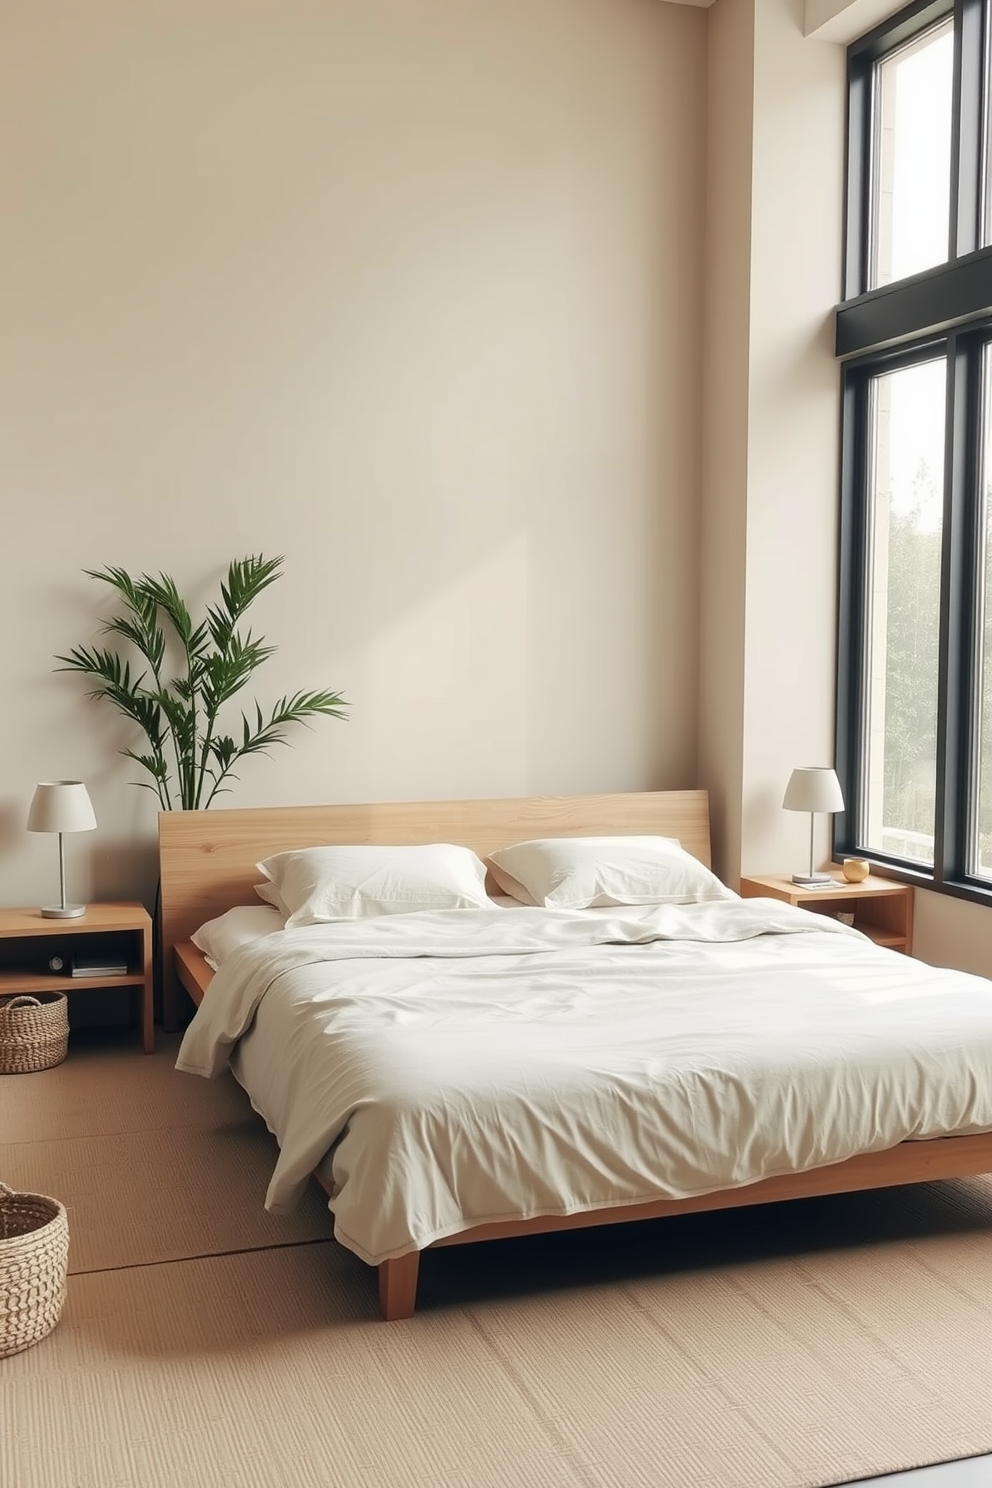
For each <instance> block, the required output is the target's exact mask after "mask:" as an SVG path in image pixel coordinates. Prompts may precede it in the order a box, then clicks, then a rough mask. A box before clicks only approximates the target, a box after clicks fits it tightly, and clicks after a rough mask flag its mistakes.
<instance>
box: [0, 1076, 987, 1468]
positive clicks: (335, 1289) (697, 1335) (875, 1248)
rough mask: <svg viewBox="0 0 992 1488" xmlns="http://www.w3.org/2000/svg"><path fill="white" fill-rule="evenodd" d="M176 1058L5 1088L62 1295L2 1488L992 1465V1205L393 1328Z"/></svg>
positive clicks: (705, 1228)
mask: <svg viewBox="0 0 992 1488" xmlns="http://www.w3.org/2000/svg"><path fill="white" fill-rule="evenodd" d="M172 1047H173V1048H174V1046H172ZM170 1055H171V1050H163V1052H162V1053H161V1054H159V1055H156V1056H155V1057H153V1058H150V1059H146V1058H144V1057H143V1056H142V1055H141V1054H140V1053H137V1052H135V1051H133V1049H132V1048H131V1047H123V1046H122V1047H121V1048H119V1049H117V1050H110V1051H99V1050H79V1051H76V1050H73V1051H72V1053H71V1054H70V1058H69V1060H68V1061H67V1062H66V1064H65V1065H62V1066H60V1067H59V1069H58V1070H54V1071H50V1072H47V1073H46V1074H45V1075H29V1076H12V1077H6V1078H5V1079H3V1080H0V1177H2V1178H4V1179H5V1180H6V1181H8V1182H14V1183H15V1184H16V1185H17V1186H21V1185H23V1186H38V1187H42V1186H43V1184H42V1182H40V1181H39V1180H40V1179H45V1178H51V1179H52V1180H53V1182H52V1183H51V1185H50V1187H49V1190H48V1191H55V1192H57V1193H59V1196H60V1197H63V1198H65V1197H66V1196H67V1195H69V1196H70V1198H71V1203H70V1227H71V1233H72V1246H73V1268H74V1273H75V1274H74V1275H73V1276H72V1277H71V1279H70V1284H69V1295H68V1300H67V1303H66V1307H65V1311H64V1313H63V1317H62V1321H61V1323H60V1325H59V1327H58V1328H57V1329H56V1331H55V1332H54V1333H53V1334H52V1335H51V1336H50V1337H49V1338H47V1339H46V1340H44V1341H43V1342H42V1343H40V1344H38V1345H36V1346H35V1347H34V1348H32V1349H29V1350H27V1351H25V1352H24V1353H22V1354H19V1355H16V1356H14V1357H13V1358H11V1359H8V1360H5V1361H0V1423H2V1424H0V1483H2V1484H3V1485H4V1488H8V1485H9V1488H153V1485H154V1488H172V1485H176V1488H180V1485H182V1488H255V1485H258V1488H263V1485H264V1488H283V1485H285V1488H291V1485H292V1488H310V1485H313V1488H316V1485H321V1488H337V1485H340V1488H352V1485H356V1488H357V1485H361V1488H415V1485H416V1488H428V1485H430V1488H434V1485H439V1484H443V1485H446V1488H461V1485H465V1488H476V1485H478V1488H489V1485H492V1488H497V1485H499V1488H502V1485H509V1484H513V1485H517V1484H519V1485H522V1488H531V1485H533V1488H576V1485H577V1488H642V1485H643V1488H812V1485H819V1484H827V1483H836V1482H841V1481H844V1480H851V1479H854V1478H857V1477H860V1476H864V1475H867V1474H869V1473H882V1472H889V1471H895V1470H898V1469H901V1468H907V1467H912V1466H920V1465H923V1464H926V1463H929V1462H934V1461H938V1460H941V1459H947V1458H952V1457H959V1456H966V1455H970V1454H973V1453H976V1452H980V1451H988V1450H989V1449H990V1448H992V1180H985V1179H981V1180H968V1181H961V1182H958V1183H954V1184H947V1185H932V1186H929V1187H926V1188H917V1189H901V1190H891V1191H889V1192H887V1193H878V1194H864V1195H849V1196H845V1197H839V1198H832V1199H817V1200H810V1201H807V1202H805V1203H802V1204H793V1205H770V1206H767V1207H765V1208H762V1209H755V1210H751V1211H741V1212H739V1213H737V1214H734V1215H731V1216H727V1215H702V1216H687V1217H684V1218H682V1219H675V1220H669V1221H666V1222H661V1223H653V1224H650V1225H628V1226H621V1227H618V1228H615V1229H612V1230H601V1231H595V1230H589V1231H585V1232H576V1233H573V1234H571V1235H561V1236H543V1237H538V1238H535V1239H531V1240H526V1241H524V1240H520V1241H513V1242H504V1243H503V1244H502V1245H485V1246H481V1245H480V1246H466V1247H461V1248H448V1249H442V1250H438V1251H433V1252H429V1253H428V1254H427V1255H426V1256H425V1257H424V1261H423V1264H422V1281H421V1291H420V1302H419V1308H418V1313H417V1316H416V1317H414V1318H413V1319H412V1320H410V1321H409V1322H404V1323H396V1324H384V1323H381V1322H380V1321H379V1320H378V1317H377V1313H376V1305H375V1279H374V1275H373V1273H372V1272H370V1271H369V1270H368V1269H367V1268H366V1267H364V1266H363V1265H362V1264H361V1263H360V1262H359V1261H357V1260H356V1259H355V1258H354V1257H353V1256H351V1255H350V1254H349V1253H348V1252H346V1251H344V1250H343V1249H341V1248H340V1247H339V1246H337V1245H336V1244H334V1242H333V1241H328V1240H326V1239H322V1238H321V1236H326V1234H327V1217H326V1211H325V1210H324V1208H323V1205H322V1204H321V1202H320V1200H319V1199H318V1198H317V1197H316V1195H315V1196H314V1197H313V1199H312V1202H310V1203H308V1207H307V1210H306V1212H305V1213H304V1214H303V1215H301V1216H295V1217H294V1220H295V1222H296V1223H297V1225H298V1229H297V1230H296V1231H295V1232H291V1231H279V1232H270V1233H268V1235H267V1233H266V1230H265V1225H266V1224H268V1223H274V1222H271V1221H268V1220H267V1218H266V1217H265V1216H264V1213H263V1214H262V1216H261V1218H260V1217H259V1212H258V1211H259V1210H260V1208H261V1197H260V1190H261V1191H264V1187H265V1182H266V1180H267V1175H268V1169H269V1166H270V1165H271V1161H272V1143H271V1138H270V1137H269V1136H268V1134H267V1133H266V1132H265V1130H264V1127H263V1126H262V1124H261V1122H260V1121H258V1119H257V1118H255V1117H253V1116H252V1115H251V1113H250V1111H249V1110H247V1108H246V1102H245V1100H244V1097H243V1096H242V1095H241V1093H240V1092H239V1091H238V1089H237V1087H236V1086H234V1085H233V1083H231V1082H228V1081H223V1082H219V1083H217V1084H213V1085H208V1084H206V1083H205V1082H198V1081H195V1080H192V1079H191V1078H190V1077H186V1076H179V1075H176V1074H175V1073H174V1072H173V1071H172V1069H171V1064H170ZM87 1151H89V1154H90V1155H89V1157H87ZM117 1163H119V1164H120V1166H119V1167H118V1166H116V1165H115V1164H117ZM66 1185H71V1195H70V1190H69V1187H67V1186H66ZM170 1186H171V1187H170ZM165 1189H168V1193H167V1194H165V1193H164V1190H165ZM122 1191H123V1192H124V1193H126V1196H127V1197H126V1204H127V1206H128V1207H129V1208H130V1209H131V1210H132V1211H133V1212H134V1213H135V1214H137V1215H139V1216H142V1218H141V1222H140V1223H132V1221H131V1219H130V1217H127V1220H126V1223H119V1221H123V1220H124V1218H125V1216H124V1215H123V1214H122V1213H121V1210H122V1209H123V1208H124V1207H125V1205H124V1204H123V1203H122V1202H121V1199H120V1194H121V1192H122ZM163 1202H165V1203H166V1204H167V1206H168V1208H169V1213H168V1214H165V1213H162V1214H160V1215H158V1217H156V1215H157V1211H158V1209H159V1208H160V1207H161V1206H162V1204H163ZM282 1223H283V1224H286V1223H287V1222H286V1221H283V1222H282ZM163 1226H164V1227H165V1228H164V1230H163ZM160 1230H163V1234H162V1235H159V1234H158V1233H157V1231H160ZM146 1231H147V1232H148V1233H146ZM122 1237H123V1238H122ZM182 1247H185V1249H183V1248H182ZM177 1255H184V1256H185V1257H186V1258H185V1259H174V1257H176V1256H177ZM121 1257H124V1259H123V1260H121V1259H120V1258H121ZM114 1268H116V1269H114Z"/></svg>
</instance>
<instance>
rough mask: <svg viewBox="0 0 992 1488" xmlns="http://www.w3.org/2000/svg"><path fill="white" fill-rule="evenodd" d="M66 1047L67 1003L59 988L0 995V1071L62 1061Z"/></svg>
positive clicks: (40, 1067) (5, 1072) (47, 1066)
mask: <svg viewBox="0 0 992 1488" xmlns="http://www.w3.org/2000/svg"><path fill="white" fill-rule="evenodd" d="M68 1048H69V1004H68V999H67V998H66V997H65V996H64V995H63V993H61V992H43V993H42V994H41V996H40V997H25V996H20V997H0V1075H20V1074H26V1073H27V1072H28V1071H29V1070H43V1069H51V1067H52V1065H53V1064H61V1063H62V1061H63V1059H64V1058H65V1056H66V1051H67V1050H68Z"/></svg>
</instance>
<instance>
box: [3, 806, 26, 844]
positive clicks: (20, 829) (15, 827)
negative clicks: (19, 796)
mask: <svg viewBox="0 0 992 1488" xmlns="http://www.w3.org/2000/svg"><path fill="white" fill-rule="evenodd" d="M27 819H28V817H27V806H26V805H25V804H24V802H23V801H21V800H9V801H0V857H6V856H7V855H8V854H10V853H13V852H15V851H16V850H17V849H18V848H20V847H22V846H23V839H24V833H25V831H26V830H27V827H26V823H27Z"/></svg>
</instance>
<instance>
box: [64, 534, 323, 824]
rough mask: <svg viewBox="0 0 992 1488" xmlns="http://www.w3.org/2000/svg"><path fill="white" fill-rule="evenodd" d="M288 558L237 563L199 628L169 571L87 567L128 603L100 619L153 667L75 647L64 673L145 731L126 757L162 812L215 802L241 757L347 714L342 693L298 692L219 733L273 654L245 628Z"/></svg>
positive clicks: (232, 777) (108, 632)
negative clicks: (227, 710) (173, 669)
mask: <svg viewBox="0 0 992 1488" xmlns="http://www.w3.org/2000/svg"><path fill="white" fill-rule="evenodd" d="M283 561H284V560H283V558H282V557H277V558H265V557H264V556H263V555H262V554H260V553H259V554H252V555H249V556H248V557H247V558H238V559H235V560H234V561H233V562H232V563H231V564H230V566H229V568H228V571H227V576H226V579H225V580H224V581H222V583H221V586H220V588H221V599H220V603H218V604H213V605H209V606H207V608H206V615H205V618H204V619H203V620H201V621H199V622H198V623H194V620H193V617H192V615H191V614H190V611H189V607H188V606H187V604H186V602H185V600H184V599H183V597H182V595H181V594H180V592H179V588H178V585H177V584H176V582H175V580H174V579H173V578H171V577H170V576H169V575H168V574H164V573H160V574H157V575H155V576H152V575H150V574H141V575H140V576H138V577H137V578H135V577H134V576H132V575H131V574H129V573H128V572H127V570H126V569H123V568H117V567H114V566H108V567H106V568H102V569H86V570H85V572H86V574H87V575H88V576H89V577H90V578H94V579H99V580H100V581H101V582H102V583H105V584H108V585H110V586H111V588H113V589H114V590H115V591H116V592H117V594H118V595H119V596H120V598H121V600H122V601H123V605H124V610H123V613H120V614H117V615H113V616H111V618H110V619H109V620H106V621H104V622H102V628H103V633H104V635H107V636H112V637H114V638H115V639H117V640H119V641H120V642H122V643H123V644H124V645H125V646H127V647H131V648H133V649H134V651H136V652H137V653H138V655H139V656H140V657H141V658H142V660H143V662H144V663H145V664H146V669H145V670H132V667H131V662H130V660H129V659H128V657H127V656H126V655H121V654H119V653H118V652H117V651H114V650H111V649H110V648H109V647H100V646H89V647H87V646H76V647H74V648H73V649H72V650H71V651H69V652H67V653H66V654H65V655H64V656H57V657H56V660H57V661H59V662H60V663H61V666H60V667H58V668H57V670H59V671H72V672H78V673H80V674H81V675H83V676H86V677H88V678H90V679H91V681H92V683H93V686H92V687H91V689H90V692H89V696H91V697H94V698H106V699H107V700H108V701H109V702H111V703H113V705H114V706H115V707H116V708H117V710H118V712H120V713H121V714H122V715H123V716H124V717H125V718H126V719H127V720H128V721H129V722H131V723H133V724H135V725H136V726H137V727H138V728H139V729H140V730H141V732H142V733H143V734H144V736H145V739H146V740H147V743H148V746H149V748H148V750H147V751H144V752H142V751H140V750H135V749H132V748H125V749H122V750H121V751H120V752H121V754H123V755H124V756H125V757H126V758H127V759H130V760H132V761H133V762H134V763H135V764H137V765H139V766H140V767H141V769H143V770H144V771H145V772H146V773H147V774H148V775H149V776H150V777H151V779H150V780H139V781H136V782H135V783H136V784H138V785H141V786H144V787H145V788H146V789H148V790H152V791H154V792H155V793H156V794H157V796H158V798H159V802H160V804H161V806H162V808H163V810H171V809H172V807H173V805H174V804H176V803H178V804H179V805H180V806H181V807H182V808H183V809H185V810H195V809H197V808H198V807H201V806H209V804H210V802H211V801H212V800H213V798H214V796H215V795H217V794H219V793H221V792H223V791H226V790H228V789H229V786H228V784H227V782H229V781H232V780H236V779H237V776H236V775H235V774H234V766H235V765H236V764H237V762H238V760H239V759H241V758H242V757H243V756H245V755H249V754H262V753H267V752H268V751H269V749H270V748H271V747H272V746H274V745H276V744H286V743H289V742H290V741H289V739H288V737H287V734H288V730H289V729H290V728H291V727H292V726H294V725H296V724H304V725H306V726H309V722H310V720H311V719H312V718H314V717H316V716H318V715H324V716H326V717H331V718H341V719H344V718H347V716H348V714H347V708H348V706H349V705H348V703H347V702H346V700H345V699H344V697H343V696H342V695H341V693H339V692H328V691H313V692H305V691H301V692H295V693H292V694H288V695H287V696H285V697H282V698H280V699H279V700H278V702H277V703H276V704H275V705H274V706H273V707H272V708H271V710H270V711H269V712H268V714H265V713H263V711H262V709H261V707H260V706H259V704H258V703H257V702H256V703H255V708H254V711H255V718H254V721H251V720H250V718H249V715H248V714H247V713H244V712H243V713H242V714H241V730H240V738H238V737H237V736H236V735H232V734H230V733H227V732H224V733H221V732H220V731H219V727H218V725H219V721H220V714H221V711H222V709H223V708H224V707H225V705H226V704H227V703H229V702H230V701H231V699H232V698H233V697H235V696H236V695H237V694H238V693H239V692H241V691H242V690H243V689H244V688H245V687H246V686H247V685H248V683H249V682H250V681H251V679H252V677H253V676H254V674H255V672H256V671H257V669H258V668H259V667H260V666H261V665H262V664H263V663H264V662H265V661H267V660H268V658H269V657H270V656H272V655H273V654H274V652H275V649H276V648H275V647H274V646H270V645H268V644H266V642H265V640H264V638H262V637H257V636H255V635H253V634H252V633H251V631H248V632H246V633H242V632H241V631H240V630H239V629H238V625H239V622H240V620H241V619H242V617H243V616H244V614H245V611H246V610H247V609H248V608H249V607H250V606H251V605H252V604H253V603H254V601H255V600H256V599H257V598H258V596H259V595H260V594H262V593H263V592H264V591H265V590H266V589H267V588H268V587H269V586H270V585H271V584H274V583H275V581H276V579H277V578H279V577H280V576H281V573H282V565H283ZM163 622H164V624H163ZM170 648H171V649H172V650H173V651H177V652H178V653H179V670H178V671H177V673H176V675H175V676H174V677H172V678H171V679H170V678H167V677H166V676H165V675H164V673H165V668H166V665H167V657H168V654H169V652H170ZM174 779H175V782H176V785H175V791H173V780H174Z"/></svg>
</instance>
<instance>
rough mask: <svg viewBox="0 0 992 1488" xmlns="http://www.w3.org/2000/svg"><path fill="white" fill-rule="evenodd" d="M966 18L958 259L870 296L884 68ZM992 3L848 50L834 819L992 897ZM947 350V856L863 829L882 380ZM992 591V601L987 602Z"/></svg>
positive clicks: (937, 846)
mask: <svg viewBox="0 0 992 1488" xmlns="http://www.w3.org/2000/svg"><path fill="white" fill-rule="evenodd" d="M952 15H953V18H954V78H953V95H952V97H953V102H952V107H953V123H952V135H951V152H952V158H951V189H950V206H949V214H948V218H949V220H948V247H949V253H948V259H947V261H946V262H945V263H941V264H938V265H935V266H934V267H933V268H931V269H928V270H925V271H923V272H921V273H918V274H914V275H911V276H909V277H908V278H905V279H902V280H899V281H896V282H894V283H891V284H887V285H884V286H880V287H879V288H877V289H872V290H868V289H866V284H867V282H868V272H869V254H870V251H871V245H870V238H871V221H872V200H871V190H872V181H871V174H872V155H873V122H872V107H873V88H874V78H875V76H876V71H875V68H876V63H878V62H879V61H880V60H881V59H882V58H884V57H886V56H888V55H889V54H891V53H892V52H894V51H895V50H897V49H898V48H900V47H902V46H903V45H905V43H906V42H907V41H910V40H912V39H913V38H915V37H916V36H918V35H920V34H922V33H923V32H924V31H926V30H929V29H930V28H931V27H933V26H934V25H936V24H938V23H939V22H940V21H941V20H943V19H946V18H947V17H948V16H952ZM990 26H992V0H915V3H913V4H911V5H909V6H907V7H906V8H905V9H904V10H902V11H900V12H899V13H898V15H896V16H894V17H892V18H891V19H890V20H889V21H887V22H885V23H884V24H883V25H881V26H878V27H876V28H875V30H873V31H871V32H869V33H868V34H867V35H866V36H864V37H862V38H860V40H859V41H857V42H855V43H853V45H852V46H851V47H850V48H849V49H848V138H847V180H848V193H847V201H846V211H845V225H844V231H845V258H844V281H845V282H844V293H845V296H846V298H845V299H844V300H843V301H842V303H841V304H840V305H838V307H837V312H836V344H835V351H836V355H837V356H838V358H839V359H841V363H842V367H841V451H840V456H841V458H840V465H841V506H840V543H839V551H840V566H839V584H838V648H837V713H836V719H837V723H836V759H835V763H836V768H837V773H838V775H839V777H840V780H841V784H842V787H843V790H844V798H845V802H846V803H847V805H846V809H845V811H844V812H842V813H839V814H838V815H837V816H836V817H835V818H834V824H833V825H834V837H833V849H834V855H835V857H840V856H845V855H852V854H858V855H863V856H866V857H868V858H870V859H871V860H872V861H873V862H876V863H879V864H881V865H883V866H884V867H885V868H886V870H887V871H889V872H891V873H893V874H894V875H895V876H898V877H900V878H904V879H906V880H907V881H910V882H915V883H918V884H920V885H922V886H925V887H928V888H934V889H937V890H939V891H942V892H946V893H951V894H954V895H957V896H959V897H963V898H968V899H973V900H976V901H978V902H982V903H987V904H992V882H989V881H988V880H982V879H978V878H977V877H975V876H973V875H970V874H969V872H968V866H967V849H968V841H967V831H968V822H969V819H970V813H971V810H972V807H973V805H974V802H975V781H976V760H975V757H974V755H975V751H974V750H973V748H972V741H973V740H975V739H976V737H977V733H976V726H977V723H978V722H979V720H978V719H977V718H976V710H977V698H976V697H975V689H974V688H973V687H972V685H971V679H972V676H973V673H974V668H975V666H976V661H977V646H978V637H977V634H976V629H975V625H974V624H973V616H974V615H975V612H976V606H977V604H978V599H979V592H980V591H979V584H980V582H981V580H980V576H979V573H978V562H977V558H978V553H979V551H980V549H979V543H980V533H979V530H978V519H979V514H980V511H981V502H980V500H979V499H978V497H979V491H978V475H979V469H980V461H981V438H982V422H981V408H980V395H981V362H982V354H983V348H984V346H985V345H986V344H988V343H989V342H992V244H990V245H986V246H980V237H981V234H982V231H983V228H984V221H985V184H986V172H987V171H988V170H989V169H990V168H992V167H990V162H989V161H988V160H987V158H986V155H987V152H988V149H989V145H988V129H987V109H988V107H989V95H990V94H992V77H990V75H989V74H990V73H992V66H990V62H989V56H990V47H989V28H990ZM935 352H937V353H940V352H943V353H944V354H946V357H947V366H948V376H947V384H946V386H947V403H946V421H945V452H944V511H943V544H942V554H941V590H940V615H939V663H938V723H937V795H936V809H935V823H934V829H935V841H934V866H933V870H932V871H931V870H930V869H929V868H928V867H926V865H923V864H918V863H913V862H912V861H910V860H908V859H906V858H900V857H898V856H896V855H889V854H885V853H882V852H879V851H878V850H877V849H875V848H868V847H866V845H865V843H864V842H863V841H861V840H860V839H859V820H858V817H859V808H860V804H861V799H862V790H861V786H862V780H861V769H862V766H863V764H864V762H865V760H866V757H867V756H866V751H865V749H864V727H865V717H864V701H865V696H866V691H865V679H864V665H863V664H864V656H865V627H866V624H867V618H868V611H867V599H866V580H867V563H868V556H869V555H868V541H869V521H870V513H869V490H868V485H869V469H870V458H869V448H868V441H869V432H870V431H869V417H870V406H869V400H870V388H871V382H872V378H873V377H874V376H876V375H878V374H879V373H883V372H885V371H888V370H895V369H897V368H898V367H901V366H908V365H911V364H912V363H913V362H916V361H921V360H925V359H927V358H928V357H930V356H933V355H934V353H935ZM987 599H989V600H992V596H987Z"/></svg>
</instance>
